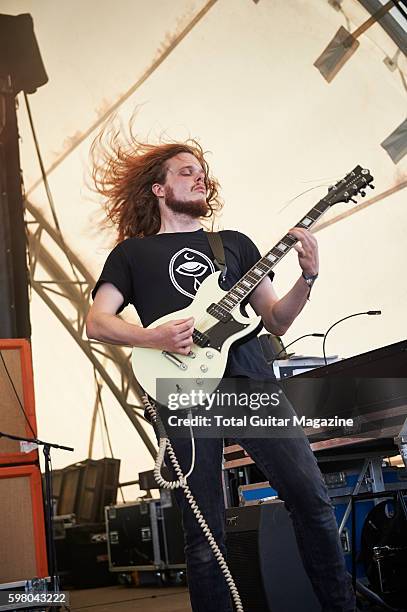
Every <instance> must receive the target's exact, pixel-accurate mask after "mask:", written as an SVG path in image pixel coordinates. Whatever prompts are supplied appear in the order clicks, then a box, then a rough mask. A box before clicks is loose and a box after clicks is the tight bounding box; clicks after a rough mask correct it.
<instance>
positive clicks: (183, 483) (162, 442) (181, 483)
mask: <svg viewBox="0 0 407 612" xmlns="http://www.w3.org/2000/svg"><path fill="white" fill-rule="evenodd" d="M142 401H143V404H144V406H145V408H146V411H147V413H148V415H149V416H150V417H151V419H152V421H153V423H154V424H155V425H156V426H157V430H158V435H159V449H158V453H157V458H156V461H155V465H154V478H155V481H156V482H157V484H158V485H159V486H160V487H162V488H163V489H171V490H173V489H179V488H181V489H183V491H184V494H185V497H186V499H187V501H188V503H189V505H190V506H191V510H192V512H193V513H194V515H195V517H196V519H197V521H198V524H199V526H200V527H201V529H202V531H203V533H204V535H205V537H206V539H207V540H208V544H209V546H210V547H211V549H212V552H213V554H214V556H215V559H216V561H217V562H218V564H219V567H220V569H221V570H222V572H223V574H224V576H225V579H226V583H227V585H228V587H229V590H230V594H231V596H232V599H233V601H234V604H235V607H236V612H244V610H243V605H242V601H241V599H240V595H239V592H238V590H237V587H236V584H235V581H234V580H233V576H232V574H231V573H230V570H229V568H228V566H227V563H226V560H225V558H224V556H223V554H222V552H221V550H220V548H219V546H218V545H217V543H216V540H215V538H214V536H213V534H212V532H211V529H210V527H209V525H208V523H207V522H206V520H205V518H204V516H203V514H202V512H201V511H200V509H199V507H198V504H197V502H196V500H195V498H194V496H193V495H192V492H191V489H190V488H189V486H188V482H187V480H188V476H190V474H191V473H192V470H193V467H194V462H195V440H194V438H193V435H192V436H191V440H192V445H193V447H192V463H191V468H190V469H189V471H188V473H187V474H185V475H184V474H183V472H182V469H181V466H180V464H179V463H178V459H177V457H176V455H175V452H174V449H173V448H172V444H171V442H170V440H169V438H168V435H167V432H166V431H165V428H164V425H163V423H162V421H161V419H160V417H159V415H158V414H157V411H156V409H155V406H154V405H153V404H152V403H151V402H150V400H149V398H148V396H147V394H144V395H143V396H142ZM191 434H192V432H191ZM166 451H167V452H168V456H169V458H170V461H171V463H172V465H173V468H174V471H175V474H176V475H177V477H178V480H172V481H171V480H166V479H165V478H164V477H163V476H162V474H161V468H162V465H163V462H164V456H165V452H166Z"/></svg>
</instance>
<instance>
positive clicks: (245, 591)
mask: <svg viewBox="0 0 407 612" xmlns="http://www.w3.org/2000/svg"><path fill="white" fill-rule="evenodd" d="M226 535H227V550H228V565H229V568H230V571H231V572H232V576H233V578H234V580H235V582H236V584H237V588H238V590H239V594H240V597H241V599H242V603H243V607H244V609H245V610H248V611H249V612H268V611H270V612H299V610H301V612H321V606H320V604H319V603H318V600H317V598H316V596H315V594H314V591H313V589H312V586H311V583H310V581H309V578H308V576H307V575H306V573H305V570H304V567H303V565H302V561H301V559H300V555H299V552H298V547H297V542H296V539H295V535H294V530H293V527H292V523H291V519H290V517H289V515H288V512H287V511H286V509H285V507H284V504H283V502H281V501H275V502H271V503H266V504H261V505H255V506H244V507H241V508H229V509H228V510H226Z"/></svg>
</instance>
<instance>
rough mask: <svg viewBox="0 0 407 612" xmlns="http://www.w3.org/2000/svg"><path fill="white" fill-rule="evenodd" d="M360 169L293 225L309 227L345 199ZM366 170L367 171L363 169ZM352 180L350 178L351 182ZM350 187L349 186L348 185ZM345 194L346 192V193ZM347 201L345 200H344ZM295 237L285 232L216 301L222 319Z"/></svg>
mask: <svg viewBox="0 0 407 612" xmlns="http://www.w3.org/2000/svg"><path fill="white" fill-rule="evenodd" d="M361 171H362V169H361V168H360V167H357V168H355V170H354V171H353V173H351V175H347V176H346V180H345V179H344V180H342V181H341V182H340V183H337V184H336V185H335V186H334V187H333V188H332V190H331V189H330V190H329V191H328V194H327V195H326V196H325V198H323V199H322V200H320V201H319V202H317V204H315V206H313V207H312V208H311V210H310V211H309V212H308V213H307V214H306V215H305V216H304V217H303V218H302V219H301V220H300V222H299V223H297V225H296V226H295V227H301V228H305V229H310V228H311V226H312V225H313V224H314V223H315V222H316V221H318V219H319V218H320V217H321V216H322V215H323V214H324V213H325V212H326V210H328V208H330V207H331V206H332V204H335V203H336V202H339V201H345V200H344V199H343V198H344V195H343V194H341V191H344V189H345V188H346V181H349V177H350V176H352V177H353V176H354V175H355V173H356V174H358V175H359V174H360V172H361ZM365 172H368V171H365ZM368 178H369V181H366V183H367V184H370V183H371V182H372V180H373V178H372V177H371V176H370V175H369V177H368ZM353 182H354V180H353V179H352V183H353ZM349 189H350V187H349ZM346 196H347V194H346ZM346 201H347V200H346ZM296 242H297V238H295V237H294V236H292V235H291V234H286V235H285V236H284V237H283V238H281V240H280V241H279V242H278V243H277V244H276V246H274V247H273V248H272V249H270V251H268V253H266V255H264V257H262V258H261V259H260V260H259V261H258V262H257V263H256V264H255V265H254V266H253V267H252V268H251V269H250V270H249V271H248V272H246V274H245V275H244V277H243V278H241V279H240V280H239V281H238V282H237V283H236V284H235V285H234V286H233V287H232V288H231V289H230V290H229V292H228V293H227V294H226V295H225V296H224V297H223V298H222V299H221V300H220V302H219V303H218V306H219V308H221V309H223V312H221V313H220V315H221V317H223V320H226V319H224V312H225V311H227V312H230V310H231V309H232V308H235V307H236V306H237V305H238V304H240V303H241V302H242V301H243V300H244V298H245V297H246V296H248V295H249V293H250V292H251V291H252V290H253V288H254V287H256V286H257V285H258V284H259V282H260V281H261V280H262V278H263V277H265V276H266V275H267V274H269V273H270V272H271V270H272V268H273V267H274V265H275V264H276V263H277V262H278V261H279V260H280V259H281V258H282V257H284V255H286V253H288V251H289V250H290V249H291V248H292V247H293V246H294V245H295V244H296Z"/></svg>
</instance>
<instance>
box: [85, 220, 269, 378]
mask: <svg viewBox="0 0 407 612" xmlns="http://www.w3.org/2000/svg"><path fill="white" fill-rule="evenodd" d="M220 234H221V236H222V242H223V246H224V249H225V258H226V266H227V274H226V280H225V283H224V284H223V286H222V287H223V288H224V289H230V288H231V287H232V286H233V285H234V284H235V283H236V282H237V281H238V280H240V278H241V277H242V276H243V275H244V274H245V273H246V272H247V271H248V270H249V269H250V268H251V267H252V266H253V265H254V264H255V263H256V262H257V261H258V260H259V259H260V258H261V255H260V253H259V250H258V249H257V247H256V245H255V244H254V243H253V242H252V241H251V240H250V238H248V237H247V236H245V234H242V233H240V232H236V231H231V230H223V231H221V232H220ZM215 271H216V267H215V264H214V258H213V253H212V250H211V248H210V246H209V242H208V238H207V236H206V234H205V232H204V230H203V229H199V230H196V231H193V232H175V233H166V234H156V235H154V236H148V237H146V238H128V239H127V240H124V241H123V242H121V243H120V244H118V245H117V246H116V247H115V248H114V249H113V251H112V252H111V253H110V255H109V256H108V258H107V260H106V263H105V265H104V268H103V271H102V274H101V275H100V278H99V280H98V281H97V283H96V286H95V288H94V290H93V291H92V297H93V298H94V297H95V294H96V292H97V290H98V288H99V287H100V285H101V284H102V283H105V282H108V283H112V284H113V285H114V286H115V287H117V289H118V290H119V291H120V293H121V294H122V295H123V298H124V302H123V305H122V306H121V308H120V309H119V311H118V312H120V311H121V310H122V309H123V308H124V307H125V306H127V305H128V304H133V306H134V307H135V309H136V310H137V313H138V315H139V317H140V320H141V322H142V324H143V326H144V327H147V326H148V325H150V323H153V322H154V321H156V320H157V319H159V318H160V317H163V316H164V315H167V314H169V313H170V312H176V311H177V310H181V309H183V308H186V307H187V306H188V305H189V304H190V303H191V302H192V300H193V298H194V297H195V294H196V292H197V290H198V288H199V286H200V284H201V283H202V281H203V280H204V279H205V278H206V277H207V276H208V275H209V274H211V273H212V272H215ZM273 276H274V274H273V273H272V272H271V273H270V277H271V278H273ZM243 307H244V303H243ZM225 375H227V376H249V377H250V378H260V379H263V378H274V374H273V369H272V368H271V367H270V366H269V365H268V364H267V362H266V360H265V359H264V356H263V353H262V350H261V347H260V343H259V340H258V338H257V337H256V336H255V337H252V338H249V339H247V338H244V339H243V340H242V341H238V342H236V343H234V344H233V345H232V347H231V349H230V351H229V359H228V363H227V368H226V372H225Z"/></svg>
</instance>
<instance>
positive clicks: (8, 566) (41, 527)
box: [0, 465, 48, 584]
mask: <svg viewBox="0 0 407 612" xmlns="http://www.w3.org/2000/svg"><path fill="white" fill-rule="evenodd" d="M0 517H1V520H0V543H1V544H0V546H1V555H0V584H7V583H10V582H19V581H23V580H31V579H32V578H34V577H38V578H45V577H46V576H47V575H48V573H47V572H48V564H47V549H46V548H47V547H46V539H45V524H44V510H43V499H42V484H41V472H40V469H39V467H38V466H37V465H18V466H13V467H0Z"/></svg>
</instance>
